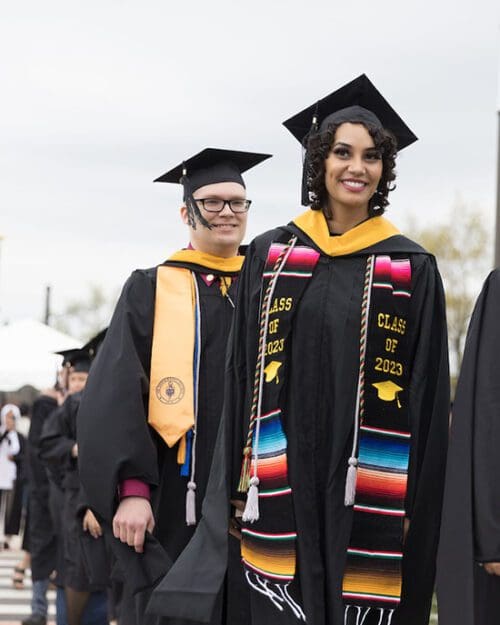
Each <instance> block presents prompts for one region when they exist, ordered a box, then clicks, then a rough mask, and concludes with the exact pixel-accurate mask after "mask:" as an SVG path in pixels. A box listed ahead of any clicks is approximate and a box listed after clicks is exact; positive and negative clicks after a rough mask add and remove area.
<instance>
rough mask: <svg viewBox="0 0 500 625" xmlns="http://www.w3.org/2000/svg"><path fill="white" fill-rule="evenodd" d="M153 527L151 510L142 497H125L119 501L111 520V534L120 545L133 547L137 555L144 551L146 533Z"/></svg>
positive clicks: (147, 502) (147, 501) (146, 500)
mask: <svg viewBox="0 0 500 625" xmlns="http://www.w3.org/2000/svg"><path fill="white" fill-rule="evenodd" d="M154 526H155V520H154V517H153V510H152V509H151V504H150V503H149V500H148V499H145V498H144V497H125V499H122V501H120V505H119V506H118V510H117V511H116V514H115V516H114V518H113V534H114V536H115V538H119V539H120V540H121V541H122V543H127V545H129V546H130V547H134V549H135V550H136V552H137V553H142V552H143V551H144V536H145V534H146V531H148V532H152V531H153V529H154Z"/></svg>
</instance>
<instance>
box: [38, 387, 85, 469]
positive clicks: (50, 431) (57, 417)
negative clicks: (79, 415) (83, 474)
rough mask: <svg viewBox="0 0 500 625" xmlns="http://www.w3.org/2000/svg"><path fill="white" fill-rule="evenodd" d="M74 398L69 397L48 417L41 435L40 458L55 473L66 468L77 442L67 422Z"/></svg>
mask: <svg viewBox="0 0 500 625" xmlns="http://www.w3.org/2000/svg"><path fill="white" fill-rule="evenodd" d="M72 403H73V398H72V397H71V396H70V397H68V398H67V399H66V400H65V402H64V404H63V405H62V406H60V407H59V408H58V409H56V410H54V412H53V413H52V414H51V415H50V416H49V417H48V418H47V420H46V421H45V423H44V425H43V428H42V434H41V437H40V442H39V448H40V459H41V460H42V462H43V463H44V464H45V465H46V466H47V467H48V469H49V471H50V472H51V473H52V474H53V475H55V474H58V473H60V472H61V471H63V470H65V469H66V468H67V467H68V466H69V464H70V462H71V460H72V456H71V450H72V448H73V446H74V444H75V443H76V440H75V437H74V436H72V435H71V432H70V431H69V428H68V426H67V424H68V423H69V419H70V416H71V415H70V414H69V413H70V412H71V409H72Z"/></svg>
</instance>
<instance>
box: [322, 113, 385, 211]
mask: <svg viewBox="0 0 500 625" xmlns="http://www.w3.org/2000/svg"><path fill="white" fill-rule="evenodd" d="M381 176H382V158H381V155H380V152H379V151H378V150H377V148H376V147H375V143H374V142H373V139H372V137H371V136H370V134H369V132H368V130H367V129H366V128H365V126H363V125H362V124H351V123H348V122H346V123H344V124H341V125H340V126H339V127H338V128H337V132H336V133H335V137H334V139H333V143H332V146H331V149H330V153H329V155H328V157H327V158H326V160H325V187H326V190H327V193H328V207H329V209H330V211H331V213H332V214H333V215H334V216H335V215H337V216H338V215H339V213H342V212H345V211H349V212H355V213H356V216H357V217H358V218H359V219H363V218H366V217H368V202H369V201H370V198H371V197H372V195H373V194H374V193H375V191H376V190H377V186H378V183H379V182H380V178H381Z"/></svg>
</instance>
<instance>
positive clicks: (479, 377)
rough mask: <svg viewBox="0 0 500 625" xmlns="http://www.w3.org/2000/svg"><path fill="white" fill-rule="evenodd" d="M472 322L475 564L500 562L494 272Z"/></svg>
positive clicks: (498, 277)
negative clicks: (474, 351) (474, 324)
mask: <svg viewBox="0 0 500 625" xmlns="http://www.w3.org/2000/svg"><path fill="white" fill-rule="evenodd" d="M475 314H480V318H479V319H477V320H476V321H477V325H478V327H477V329H476V332H475V333H476V341H477V363H476V371H475V389H474V415H473V418H474V422H473V431H472V458H473V461H472V462H473V467H472V475H473V483H472V488H473V511H474V513H473V519H474V551H475V560H476V561H478V562H500V479H499V476H500V453H499V449H500V376H499V375H498V354H499V352H500V324H499V319H500V272H499V271H494V272H493V273H492V274H490V276H489V278H488V280H487V281H486V283H485V286H484V289H483V293H482V306H481V310H480V311H477V313H475Z"/></svg>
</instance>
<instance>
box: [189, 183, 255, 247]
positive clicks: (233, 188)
mask: <svg viewBox="0 0 500 625" xmlns="http://www.w3.org/2000/svg"><path fill="white" fill-rule="evenodd" d="M193 198H194V199H195V200H197V199H204V200H206V199H217V200H244V199H246V191H245V187H243V186H242V185H241V184H238V183H237V182H218V183H216V184H207V185H205V186H204V187H200V188H199V189H196V191H195V192H194V193H193ZM199 208H200V212H201V214H202V215H203V217H204V218H205V219H206V220H207V222H208V223H209V224H210V226H211V229H209V228H205V227H204V226H202V225H200V224H197V225H196V229H194V228H192V227H189V233H190V241H191V245H192V246H193V247H194V249H195V250H199V251H200V252H205V253H207V254H212V255H213V256H220V257H222V258H231V257H232V256H236V255H237V253H238V248H239V246H240V244H241V242H242V241H243V237H244V236H245V231H246V227H247V218H248V213H233V212H232V211H231V209H230V208H229V206H228V205H227V204H226V205H225V206H224V208H223V209H222V211H221V212H220V213H211V212H208V211H206V210H204V209H203V207H202V205H201V203H200V204H199ZM181 217H182V221H183V222H184V223H185V224H186V225H187V224H188V211H187V208H186V207H185V206H183V207H182V208H181Z"/></svg>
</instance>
